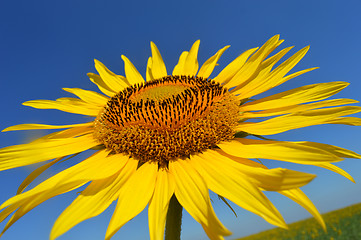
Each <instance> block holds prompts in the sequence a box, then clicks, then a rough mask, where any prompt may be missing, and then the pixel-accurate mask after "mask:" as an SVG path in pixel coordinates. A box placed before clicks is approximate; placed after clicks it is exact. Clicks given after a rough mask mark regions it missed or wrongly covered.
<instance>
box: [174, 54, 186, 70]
mask: <svg viewBox="0 0 361 240" xmlns="http://www.w3.org/2000/svg"><path fill="white" fill-rule="evenodd" d="M187 57H188V52H187V51H185V52H182V54H181V55H180V57H179V60H178V64H177V65H176V66H175V67H174V69H173V73H172V75H182V74H184V71H183V69H184V64H185V62H186V59H187Z"/></svg>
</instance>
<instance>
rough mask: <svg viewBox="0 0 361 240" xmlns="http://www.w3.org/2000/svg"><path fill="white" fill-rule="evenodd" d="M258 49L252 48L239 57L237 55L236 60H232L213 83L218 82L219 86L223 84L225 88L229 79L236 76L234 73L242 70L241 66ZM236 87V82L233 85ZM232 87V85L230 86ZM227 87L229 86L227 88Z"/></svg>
mask: <svg viewBox="0 0 361 240" xmlns="http://www.w3.org/2000/svg"><path fill="white" fill-rule="evenodd" d="M257 49H258V48H252V49H249V50H247V51H245V52H244V53H242V54H241V55H239V56H238V57H237V58H236V59H234V60H233V61H232V62H231V63H230V64H228V65H227V66H226V67H225V68H224V69H223V70H222V71H221V72H220V73H219V74H218V76H217V77H215V78H214V81H216V82H219V83H221V84H225V86H227V84H226V83H227V82H229V80H231V78H232V77H233V76H234V75H236V73H237V72H238V71H239V70H240V69H241V68H242V66H243V65H244V64H245V63H246V61H247V59H248V58H249V56H251V55H252V54H253V53H254V52H255V51H256V50H257ZM234 84H235V85H237V82H235V83H234ZM230 86H232V85H230ZM228 87H229V86H228Z"/></svg>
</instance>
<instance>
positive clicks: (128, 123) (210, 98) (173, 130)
mask: <svg viewBox="0 0 361 240" xmlns="http://www.w3.org/2000/svg"><path fill="white" fill-rule="evenodd" d="M238 111H239V102H238V101H237V100H235V97H234V96H233V95H231V94H230V93H229V92H228V91H227V89H225V88H224V87H222V86H221V85H219V84H218V83H215V82H214V81H212V80H210V79H203V78H200V77H187V76H166V77H164V78H162V79H157V80H152V81H148V82H146V83H144V84H140V85H135V86H132V87H128V88H126V89H125V90H123V91H121V92H119V93H118V94H116V95H115V96H113V97H112V98H111V99H110V100H109V101H108V103H107V105H106V106H105V107H104V109H103V110H102V111H101V112H100V113H99V115H98V117H97V119H96V120H95V133H94V135H95V137H96V139H98V140H99V141H100V142H101V143H103V144H104V145H105V147H106V148H108V149H110V150H112V151H114V152H115V153H125V154H128V155H130V156H131V157H133V158H136V159H139V160H141V161H143V162H145V161H158V162H159V163H160V164H166V163H167V162H168V161H169V160H172V159H176V158H181V157H187V156H189V155H190V154H191V153H196V152H201V151H203V150H205V149H208V148H212V147H215V146H216V144H217V143H219V142H221V141H225V140H231V139H232V138H233V136H234V133H235V131H234V127H235V126H236V124H237V121H238V116H239V114H238Z"/></svg>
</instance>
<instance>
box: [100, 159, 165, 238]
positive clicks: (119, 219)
mask: <svg viewBox="0 0 361 240" xmlns="http://www.w3.org/2000/svg"><path fill="white" fill-rule="evenodd" d="M157 171H158V164H157V163H152V162H146V163H144V164H143V165H142V166H141V167H140V168H139V169H137V171H136V172H135V173H134V174H133V176H132V177H131V178H130V179H129V181H128V182H126V183H125V184H124V186H123V187H122V190H121V191H120V192H119V198H118V203H117V206H116V208H115V210H114V213H113V216H112V218H111V220H110V223H109V226H108V229H107V232H106V235H105V240H109V239H110V238H111V237H112V236H113V235H114V234H115V233H116V232H117V231H118V230H119V229H120V228H121V227H122V226H123V225H124V224H125V223H127V222H128V221H129V220H131V219H132V218H134V217H135V216H136V215H138V214H139V213H140V212H141V211H142V210H143V209H144V208H145V207H146V206H147V204H148V202H149V200H150V199H151V197H152V195H153V192H154V188H155V181H156V177H157Z"/></svg>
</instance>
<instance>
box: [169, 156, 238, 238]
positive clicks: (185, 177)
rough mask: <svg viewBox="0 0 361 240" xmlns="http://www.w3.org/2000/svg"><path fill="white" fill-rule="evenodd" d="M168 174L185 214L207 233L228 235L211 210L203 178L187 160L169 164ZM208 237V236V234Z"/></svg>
mask: <svg viewBox="0 0 361 240" xmlns="http://www.w3.org/2000/svg"><path fill="white" fill-rule="evenodd" d="M169 172H170V173H171V174H172V175H173V176H174V181H175V184H176V186H175V196H176V197H177V199H178V201H179V203H180V204H181V205H182V206H183V207H184V208H185V209H186V210H187V212H188V213H189V214H190V215H191V216H192V217H193V218H194V219H195V220H196V221H197V222H199V223H200V224H202V226H203V227H204V228H206V229H207V231H206V232H207V233H208V232H210V233H212V235H213V234H215V235H222V236H225V235H230V234H231V232H229V231H228V230H227V229H226V228H225V227H224V226H223V224H222V223H221V222H220V221H219V219H218V218H217V216H216V214H215V213H214V210H213V208H212V205H211V202H210V198H209V194H208V188H207V185H206V184H205V182H204V180H203V178H202V177H201V175H199V173H198V172H197V171H196V170H195V168H194V167H193V166H192V165H191V163H190V161H189V160H177V161H171V162H169ZM208 236H209V237H210V235H209V234H208Z"/></svg>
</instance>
